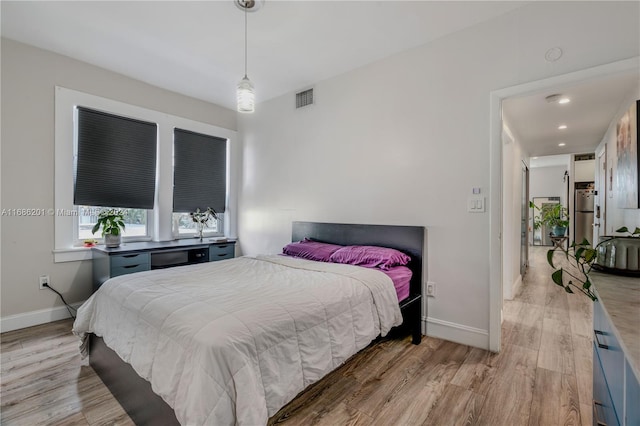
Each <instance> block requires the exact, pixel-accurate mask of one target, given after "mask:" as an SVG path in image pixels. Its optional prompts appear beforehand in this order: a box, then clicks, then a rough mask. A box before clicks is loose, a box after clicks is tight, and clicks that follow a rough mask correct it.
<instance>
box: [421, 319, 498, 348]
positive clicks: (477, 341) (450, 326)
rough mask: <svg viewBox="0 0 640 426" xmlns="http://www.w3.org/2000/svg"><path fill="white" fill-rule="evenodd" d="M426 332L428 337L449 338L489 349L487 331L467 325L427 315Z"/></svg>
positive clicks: (452, 340)
mask: <svg viewBox="0 0 640 426" xmlns="http://www.w3.org/2000/svg"><path fill="white" fill-rule="evenodd" d="M425 320H426V333H425V335H427V336H430V337H437V338H438V339H444V340H449V341H451V342H456V343H460V344H463V345H468V346H474V347H476V348H480V349H487V350H488V349H489V331H488V330H483V329H480V328H475V327H469V326H468V325H463V324H457V323H454V322H449V321H444V320H441V319H437V318H432V317H427V318H423V321H425Z"/></svg>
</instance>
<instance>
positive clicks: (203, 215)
mask: <svg viewBox="0 0 640 426" xmlns="http://www.w3.org/2000/svg"><path fill="white" fill-rule="evenodd" d="M189 216H191V220H193V222H194V223H195V226H196V238H199V239H200V241H202V238H203V236H204V230H205V229H206V228H208V227H209V226H210V224H211V222H212V221H214V220H217V219H218V214H217V213H216V211H215V210H213V209H212V208H211V207H207V209H206V210H200V208H197V209H196V211H195V212H191V213H189Z"/></svg>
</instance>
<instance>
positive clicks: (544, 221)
mask: <svg viewBox="0 0 640 426" xmlns="http://www.w3.org/2000/svg"><path fill="white" fill-rule="evenodd" d="M529 207H531V208H532V209H534V210H537V211H538V212H539V213H538V214H537V215H536V216H534V217H533V227H534V228H535V229H538V228H540V227H541V226H542V225H545V226H546V227H547V228H548V229H551V233H552V234H553V236H554V237H564V235H565V234H566V232H567V227H568V226H569V211H568V210H567V208H566V207H565V206H563V205H562V204H560V203H558V204H553V205H549V204H545V205H543V206H542V207H538V206H536V205H535V204H534V203H533V201H529Z"/></svg>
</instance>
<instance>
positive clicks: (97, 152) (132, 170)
mask: <svg viewBox="0 0 640 426" xmlns="http://www.w3.org/2000/svg"><path fill="white" fill-rule="evenodd" d="M77 114H78V115H77V141H78V142H77V152H76V161H75V176H74V204H75V205H80V206H106V207H122V208H134V209H153V205H154V200H155V190H156V186H155V185H156V153H157V144H158V143H157V141H158V126H157V124H156V123H149V122H146V121H141V120H135V119H131V118H128V117H122V116H118V115H113V114H108V113H105V112H101V111H96V110H92V109H88V108H83V107H78V108H77Z"/></svg>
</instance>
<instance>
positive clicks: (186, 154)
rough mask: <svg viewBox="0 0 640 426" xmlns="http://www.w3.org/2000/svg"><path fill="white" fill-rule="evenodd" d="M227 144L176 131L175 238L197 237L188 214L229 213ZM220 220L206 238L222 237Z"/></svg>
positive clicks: (212, 223) (174, 165) (211, 228)
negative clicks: (227, 202)
mask: <svg viewBox="0 0 640 426" xmlns="http://www.w3.org/2000/svg"><path fill="white" fill-rule="evenodd" d="M226 193H227V140H226V139H223V138H218V137H215V136H211V135H206V134H202V133H196V132H192V131H189V130H184V129H174V131H173V212H174V213H173V234H174V236H175V237H188V236H192V235H195V233H196V229H195V223H194V222H193V220H192V219H191V216H190V215H189V213H188V212H193V211H196V210H197V209H199V210H200V211H205V210H206V209H207V208H212V209H213V210H214V211H215V212H216V213H217V214H218V216H219V217H222V216H223V213H224V212H225V209H226ZM222 229H223V226H222V223H221V221H220V219H218V220H211V221H210V223H209V226H208V227H207V228H206V229H205V235H222Z"/></svg>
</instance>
